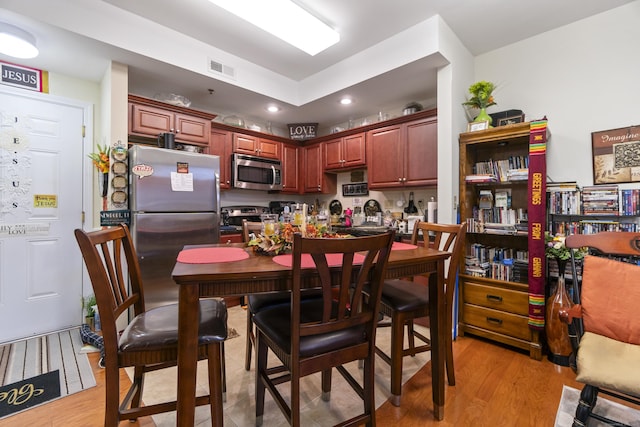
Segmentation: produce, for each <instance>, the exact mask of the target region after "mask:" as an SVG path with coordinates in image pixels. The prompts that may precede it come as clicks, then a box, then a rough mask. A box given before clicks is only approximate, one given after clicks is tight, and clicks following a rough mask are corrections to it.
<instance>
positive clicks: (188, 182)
mask: <svg viewBox="0 0 640 427" xmlns="http://www.w3.org/2000/svg"><path fill="white" fill-rule="evenodd" d="M128 157H129V208H130V209H131V232H132V236H133V240H134V244H135V247H136V251H137V253H138V259H139V261H140V269H141V272H142V280H143V283H144V293H145V303H146V305H147V308H152V307H157V306H160V305H165V304H169V303H172V302H176V301H177V300H178V286H177V285H176V284H175V282H174V281H173V279H172V278H171V271H172V270H173V267H174V265H175V262H176V257H177V255H178V253H179V252H180V250H182V248H183V247H184V246H185V245H192V244H206V243H218V241H219V239H220V208H219V206H220V158H219V157H218V156H211V155H206V154H198V153H190V152H184V151H177V150H169V149H164V148H156V147H152V146H144V145H135V146H133V147H132V148H130V149H129V156H128Z"/></svg>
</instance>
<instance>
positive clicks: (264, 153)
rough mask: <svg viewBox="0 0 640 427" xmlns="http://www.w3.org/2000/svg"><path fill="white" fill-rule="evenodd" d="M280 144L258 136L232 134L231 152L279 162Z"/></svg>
mask: <svg viewBox="0 0 640 427" xmlns="http://www.w3.org/2000/svg"><path fill="white" fill-rule="evenodd" d="M281 151H282V143H281V142H279V141H273V140H270V139H266V138H261V137H258V136H253V135H248V134H243V133H237V132H236V133H234V134H233V152H234V153H239V154H248V155H250V156H258V157H266V158H270V159H278V160H280V156H281V155H282V153H281Z"/></svg>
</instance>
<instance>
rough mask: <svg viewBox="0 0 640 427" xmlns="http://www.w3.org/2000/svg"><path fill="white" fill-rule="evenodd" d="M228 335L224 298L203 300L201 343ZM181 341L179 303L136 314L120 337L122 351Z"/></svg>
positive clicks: (214, 340) (201, 303)
mask: <svg viewBox="0 0 640 427" xmlns="http://www.w3.org/2000/svg"><path fill="white" fill-rule="evenodd" d="M226 338H227V305H226V303H225V302H224V300H222V299H202V300H200V325H199V326H198V342H199V344H209V343H212V342H221V341H224V340H225V339H226ZM177 344H178V304H171V305H164V306H161V307H156V308H153V309H151V310H147V311H146V312H145V313H142V314H140V315H138V316H136V317H135V318H134V319H133V320H132V321H131V323H129V325H128V326H127V327H126V329H125V330H124V332H123V333H122V336H121V337H120V343H119V345H120V351H125V352H126V351H137V350H152V349H156V348H157V349H160V348H163V347H167V346H172V345H177Z"/></svg>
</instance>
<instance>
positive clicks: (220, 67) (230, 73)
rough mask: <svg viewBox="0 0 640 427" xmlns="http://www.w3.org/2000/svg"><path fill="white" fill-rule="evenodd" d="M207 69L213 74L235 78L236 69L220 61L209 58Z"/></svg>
mask: <svg viewBox="0 0 640 427" xmlns="http://www.w3.org/2000/svg"><path fill="white" fill-rule="evenodd" d="M209 71H210V72H212V73H215V74H220V75H222V76H225V77H231V78H232V79H235V78H236V70H235V69H234V68H233V67H230V66H228V65H224V64H223V63H222V62H219V61H216V60H215V59H211V58H209Z"/></svg>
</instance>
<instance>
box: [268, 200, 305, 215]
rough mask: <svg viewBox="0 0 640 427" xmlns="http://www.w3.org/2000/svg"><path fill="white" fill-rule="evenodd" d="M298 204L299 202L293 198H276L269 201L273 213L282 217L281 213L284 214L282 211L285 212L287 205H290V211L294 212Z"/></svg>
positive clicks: (270, 210)
mask: <svg viewBox="0 0 640 427" xmlns="http://www.w3.org/2000/svg"><path fill="white" fill-rule="evenodd" d="M297 204H298V202H294V201H291V200H274V201H271V202H269V212H271V213H272V214H276V215H278V217H280V215H282V212H284V208H285V207H286V206H288V207H289V212H293V210H294V208H295V206H296V205H297Z"/></svg>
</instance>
